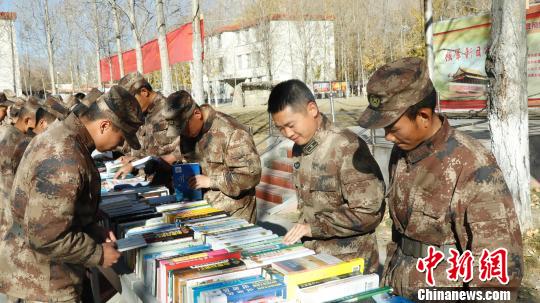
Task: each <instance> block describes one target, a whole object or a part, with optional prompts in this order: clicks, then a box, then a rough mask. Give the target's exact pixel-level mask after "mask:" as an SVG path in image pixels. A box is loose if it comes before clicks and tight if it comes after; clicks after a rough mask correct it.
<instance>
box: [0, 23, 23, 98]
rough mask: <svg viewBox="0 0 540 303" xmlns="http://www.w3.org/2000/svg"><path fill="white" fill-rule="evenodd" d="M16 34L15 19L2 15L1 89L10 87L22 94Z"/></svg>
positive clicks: (0, 29)
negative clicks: (6, 18)
mask: <svg viewBox="0 0 540 303" xmlns="http://www.w3.org/2000/svg"><path fill="white" fill-rule="evenodd" d="M16 36H17V35H16V32H15V26H14V25H13V21H12V20H5V19H3V18H2V16H0V91H3V90H5V89H9V90H12V91H13V92H15V93H17V95H21V93H22V90H21V81H20V74H19V60H18V52H17V40H16ZM12 39H13V41H12ZM12 46H13V52H12ZM14 71H15V72H14ZM14 78H15V81H14Z"/></svg>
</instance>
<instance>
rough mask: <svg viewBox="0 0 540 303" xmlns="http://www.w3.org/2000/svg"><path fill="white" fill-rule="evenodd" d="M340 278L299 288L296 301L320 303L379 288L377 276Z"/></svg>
mask: <svg viewBox="0 0 540 303" xmlns="http://www.w3.org/2000/svg"><path fill="white" fill-rule="evenodd" d="M340 276H341V278H336V279H332V280H330V281H326V282H323V283H321V284H316V285H312V286H309V287H304V288H300V287H299V290H298V300H299V301H300V302H302V303H322V302H326V301H331V300H335V299H339V298H341V297H344V296H349V295H354V294H358V293H361V292H365V291H368V290H372V289H376V288H377V287H378V286H379V276H378V275H377V274H369V275H361V274H359V273H358V274H353V275H340Z"/></svg>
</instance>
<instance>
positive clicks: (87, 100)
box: [81, 88, 103, 107]
mask: <svg viewBox="0 0 540 303" xmlns="http://www.w3.org/2000/svg"><path fill="white" fill-rule="evenodd" d="M101 95H103V93H102V92H101V91H100V90H99V89H97V88H92V90H91V91H90V92H89V93H88V94H87V95H86V96H85V97H84V99H82V100H81V103H83V104H84V105H86V107H90V105H92V103H94V102H96V100H97V99H98V98H99V97H101Z"/></svg>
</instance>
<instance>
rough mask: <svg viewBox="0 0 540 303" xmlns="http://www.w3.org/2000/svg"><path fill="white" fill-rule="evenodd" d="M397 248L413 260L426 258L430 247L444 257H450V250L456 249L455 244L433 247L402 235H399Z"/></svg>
mask: <svg viewBox="0 0 540 303" xmlns="http://www.w3.org/2000/svg"><path fill="white" fill-rule="evenodd" d="M397 244H398V246H399V247H400V248H401V251H402V252H403V254H404V255H406V256H409V257H414V258H425V257H427V256H428V248H429V247H430V246H433V247H435V249H436V250H438V251H441V252H443V253H444V255H445V256H450V249H451V248H453V249H456V250H457V247H456V245H455V244H444V245H440V246H439V245H433V244H426V243H423V242H420V241H416V240H414V239H411V238H408V237H406V236H404V235H401V237H400V239H399V240H398V241H397Z"/></svg>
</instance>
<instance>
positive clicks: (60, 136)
mask: <svg viewBox="0 0 540 303" xmlns="http://www.w3.org/2000/svg"><path fill="white" fill-rule="evenodd" d="M93 149H94V143H93V141H92V138H91V137H90V134H89V133H88V131H87V130H86V128H85V127H84V125H83V124H82V123H81V122H80V121H79V118H77V117H76V116H75V115H74V114H71V115H69V116H68V118H66V120H64V121H62V122H60V123H56V124H55V125H53V126H52V127H51V128H50V129H48V130H47V136H37V137H35V138H34V139H33V140H32V141H31V142H30V145H29V146H28V148H27V151H26V152H25V154H24V156H23V159H22V160H21V164H20V166H19V169H18V170H17V174H16V175H15V180H14V182H13V189H12V191H11V195H10V207H9V209H7V211H6V221H7V227H8V229H7V232H6V234H5V236H4V237H3V238H2V239H1V241H0V264H2V267H1V268H0V292H4V293H6V294H8V295H9V296H12V297H16V298H21V299H25V300H32V301H50V300H53V301H69V300H71V301H76V300H78V298H79V296H80V294H81V290H82V284H81V281H82V278H83V275H84V274H85V267H92V266H97V265H98V264H100V262H101V258H102V255H103V250H102V247H101V245H100V244H99V243H101V242H103V240H104V239H103V234H104V233H103V230H102V229H101V228H100V227H99V226H98V225H97V224H96V217H95V215H96V212H97V208H98V201H99V197H100V177H99V173H98V170H97V168H96V166H95V164H94V162H93V161H92V158H91V151H92V150H93Z"/></svg>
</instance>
